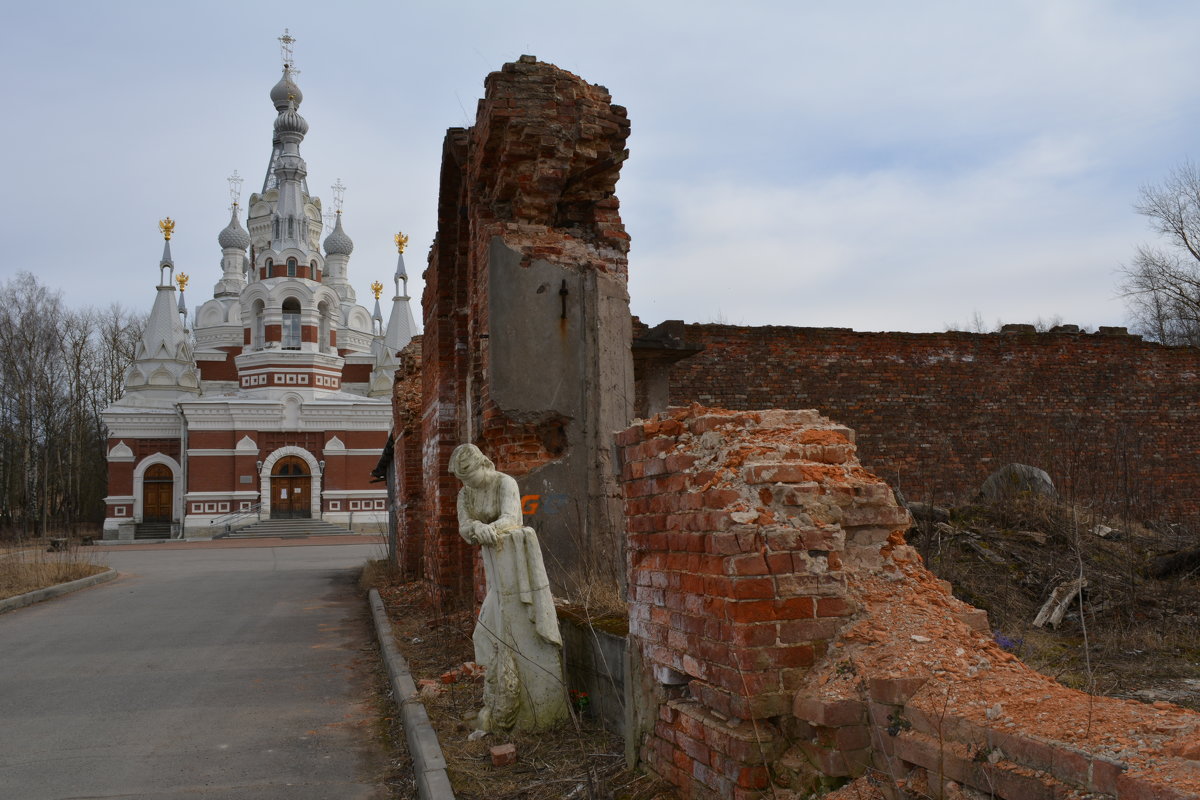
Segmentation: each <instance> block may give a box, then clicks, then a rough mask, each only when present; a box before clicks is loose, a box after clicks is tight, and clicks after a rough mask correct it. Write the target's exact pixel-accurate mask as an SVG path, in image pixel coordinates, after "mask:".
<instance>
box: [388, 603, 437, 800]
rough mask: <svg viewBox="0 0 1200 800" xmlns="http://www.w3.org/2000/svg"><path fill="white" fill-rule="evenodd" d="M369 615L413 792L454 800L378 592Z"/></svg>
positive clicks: (434, 735) (429, 799)
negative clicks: (410, 770)
mask: <svg viewBox="0 0 1200 800" xmlns="http://www.w3.org/2000/svg"><path fill="white" fill-rule="evenodd" d="M370 602H371V616H372V617H373V618H374V619H375V635H376V637H377V638H378V639H379V650H380V652H381V653H382V654H383V665H384V667H385V668H386V669H387V673H388V680H389V681H390V682H391V684H392V697H393V698H395V700H396V705H397V706H399V707H400V714H401V718H402V720H403V723H404V738H405V739H407V740H408V752H409V753H410V754H411V755H412V760H413V772H414V773H415V774H416V779H417V793H418V794H419V795H420V797H421V800H454V790H453V789H452V788H451V787H450V776H449V775H448V774H446V757H445V756H444V755H442V745H441V743H440V742H438V738H437V733H436V732H435V731H434V730H433V725H432V724H430V722H429V714H428V712H426V711H425V705H424V704H423V703H422V702H421V701H420V700H418V699H417V685H416V683H414V682H413V678H412V673H410V672H409V670H408V662H407V661H405V660H404V656H402V655H401V654H400V650H399V649H398V648H397V647H396V638H395V634H394V633H393V631H392V623H391V621H390V620H389V619H388V615H387V610H386V609H385V608H384V607H383V600H382V599H381V598H380V597H379V592H378V591H377V590H375V589H372V590H371V592H370Z"/></svg>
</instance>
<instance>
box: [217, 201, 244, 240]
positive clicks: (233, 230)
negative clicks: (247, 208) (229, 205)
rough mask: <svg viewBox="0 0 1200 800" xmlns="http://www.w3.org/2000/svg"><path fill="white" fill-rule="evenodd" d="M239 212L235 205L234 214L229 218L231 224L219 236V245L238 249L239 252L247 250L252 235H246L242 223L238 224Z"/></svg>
mask: <svg viewBox="0 0 1200 800" xmlns="http://www.w3.org/2000/svg"><path fill="white" fill-rule="evenodd" d="M237 212H238V209H237V206H236V205H235V206H234V207H233V214H232V215H230V218H229V224H228V225H226V226H225V228H224V229H223V230H222V231H221V232H220V233H219V234H217V244H219V245H221V247H222V248H226V247H236V248H237V249H238V250H245V249H246V248H247V247H249V246H250V234H248V233H246V229H245V228H243V227H242V223H240V222H238V218H237Z"/></svg>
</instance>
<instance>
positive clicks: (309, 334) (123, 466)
mask: <svg viewBox="0 0 1200 800" xmlns="http://www.w3.org/2000/svg"><path fill="white" fill-rule="evenodd" d="M280 41H281V42H282V43H283V45H284V67H283V77H282V78H281V79H280V80H279V82H278V83H277V84H275V86H274V87H273V88H272V89H271V102H272V104H273V105H274V107H275V111H276V117H275V125H274V135H273V139H272V147H271V158H270V164H269V166H268V169H267V174H266V179H265V180H264V182H263V187H262V191H261V192H258V193H255V194H252V195H251V196H250V201H249V203H248V213H247V215H246V225H245V227H243V226H242V223H241V221H240V220H239V214H240V212H241V209H240V207H239V203H238V202H237V187H236V185H235V186H234V203H233V206H232V216H231V219H230V221H229V225H227V226H226V227H225V228H224V230H222V231H221V232H220V233H219V234H218V236H217V243H218V244H219V246H220V248H221V274H220V275H219V276H218V278H217V281H216V285H215V286H214V289H213V296H212V299H211V300H207V301H205V302H204V303H203V304H201V305H200V306H199V308H197V309H196V310H195V313H194V316H193V324H192V325H191V327H190V329H189V325H188V320H187V308H186V304H185V303H184V291H185V289H186V286H187V281H188V277H187V276H186V275H185V274H182V273H179V274H176V272H175V264H174V262H173V260H172V257H171V242H170V239H171V235H172V232H173V230H174V227H175V223H174V222H173V221H172V220H171V219H170V218H168V219H165V220H163V221H162V222H161V223H160V228H161V229H162V232H163V236H164V239H165V240H166V241H165V244H164V247H163V255H162V259H161V261H160V262H159V265H158V269H159V279H158V286H157V289H156V295H155V298H154V305H153V307H152V310H151V312H150V317H149V319H148V321H147V324H146V330H145V334H144V335H143V337H142V340H141V342H140V344H139V345H138V348H137V352H136V355H135V358H134V361H133V363H132V364H131V365H130V367H129V369H128V371H127V372H126V374H125V394H124V395H123V396H122V397H121V399H120V400H118V401H117V402H115V403H114V404H113V405H111V406H109V407H108V408H107V409H106V410H105V411H104V412H103V418H104V423H105V425H106V426H107V429H108V497H107V498H105V502H106V504H107V512H106V514H105V522H104V535H105V537H106V538H135V537H150V536H167V535H174V536H181V535H182V536H207V535H212V534H216V533H220V532H221V531H223V530H224V529H225V528H226V526H227V525H231V526H238V525H242V524H245V523H246V522H249V521H254V520H259V519H261V520H267V519H280V518H283V519H296V518H300V519H313V520H316V519H322V520H324V521H325V522H329V523H333V524H335V525H339V526H342V527H347V528H354V529H358V530H383V526H384V524H385V522H386V520H387V508H386V504H387V491H386V488H385V486H384V485H383V484H380V483H372V482H371V474H370V473H371V469H372V468H373V467H374V466H375V464H376V463H377V461H378V460H379V456H380V453H381V451H382V450H383V448H384V446H385V444H386V441H387V438H388V431H389V428H390V425H391V390H392V377H393V374H394V372H395V369H396V366H397V363H398V362H397V358H396V354H397V351H399V350H400V349H401V348H403V347H404V346H405V345H407V344H408V342H409V341H410V340H411V339H412V337H413V335H414V334H415V333H416V323H415V321H414V317H413V312H412V310H411V307H410V305H409V300H410V298H409V297H408V291H407V283H408V275H407V273H406V271H405V268H404V245H405V243H406V242H407V237H404V236H402V235H397V236H396V244H397V247H398V250H399V251H400V255H399V260H398V263H397V267H396V272H395V275H394V279H395V287H396V290H395V295H394V297H393V299H392V308H391V314H390V318H389V320H388V322H387V324H386V325H385V324H384V322H383V316H382V313H381V311H380V307H379V295H380V293H381V291H382V289H383V287H382V285H381V284H380V283H378V282H375V283H374V284H372V289H373V291H374V293H375V307H374V311H373V313H372V312H371V311H368V310H367V308H365V307H364V306H362V305H359V304H358V303H357V300H356V297H355V292H354V289H353V288H352V286H351V284H350V280H349V277H348V267H349V261H350V254H351V253H352V252H353V250H354V243H353V242H352V241H351V239H350V237H349V236H348V235H347V234H346V232H345V230H344V229H343V227H342V214H341V209H340V197H338V198H336V200H337V202H336V205H337V206H338V209H337V211H336V215H335V217H334V221H333V230H332V231H331V232H330V233H329V235H328V236H326V237H325V241H324V253H322V252H321V241H320V236H321V233H322V227H323V217H322V206H321V200H320V198H318V197H315V196H313V195H310V194H309V191H308V184H307V172H308V170H307V165H306V164H305V162H304V159H303V158H301V156H300V144H301V142H303V140H304V135H305V133H307V131H308V122H307V121H305V119H304V117H302V116H300V112H299V107H300V103H301V100H302V99H303V95H302V94H301V92H300V88H299V87H298V86H297V85H296V82H295V80H294V74H293V68H292V63H291V42H292V41H293V39H292V38H291V37H289V36H287V34H286V33H285V35H284V36H283V37H282V38H281V39H280ZM235 175H236V173H235ZM339 189H340V186H339V187H335V192H338V191H339ZM402 284H403V286H402Z"/></svg>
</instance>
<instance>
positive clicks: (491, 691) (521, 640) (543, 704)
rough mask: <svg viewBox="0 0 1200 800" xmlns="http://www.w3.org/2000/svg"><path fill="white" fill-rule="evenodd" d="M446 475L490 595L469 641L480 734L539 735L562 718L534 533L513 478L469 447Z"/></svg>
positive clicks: (549, 601)
mask: <svg viewBox="0 0 1200 800" xmlns="http://www.w3.org/2000/svg"><path fill="white" fill-rule="evenodd" d="M450 471H451V472H452V473H453V474H454V476H455V477H456V478H458V479H459V480H460V481H462V488H461V489H460V490H459V492H458V532H459V534H460V535H461V536H462V537H463V538H464V539H466V540H467V541H468V542H470V543H471V544H477V545H479V547H480V551H481V556H482V559H483V567H484V573H485V575H486V578H487V594H486V596H485V597H484V600H483V605H482V606H481V607H480V610H479V618H478V620H477V621H476V624H475V632H474V634H473V635H472V637H471V638H472V641H473V642H474V645H475V661H476V662H477V663H479V664H480V665H482V666H483V667H484V668H485V673H484V689H483V708H482V709H481V710H480V712H479V715H478V717H477V718H476V723H475V724H476V727H477V728H479V729H480V730H484V731H508V730H513V729H518V730H542V729H545V728H548V727H550V726H552V725H554V724H555V723H557V722H559V721H560V720H562V719H564V718H566V716H567V702H566V692H565V689H564V684H563V677H562V636H561V635H560V633H559V630H558V616H557V614H556V613H555V610H554V599H553V597H551V594H550V582H549V580H548V579H547V577H546V568H545V565H544V564H543V562H542V551H541V547H540V545H539V544H538V538H537V533H536V532H535V531H534V530H533V528H529V527H526V526H525V525H524V522H523V517H522V515H521V493H520V490H519V489H518V488H517V482H516V481H515V480H513V479H512V477H511V476H509V475H505V474H504V473H502V472H498V471H497V470H496V467H495V465H494V464H493V463H492V462H491V460H490V459H489V458H488V457H487V456H485V455H484V454H483V453H482V452H481V451H480V450H479V448H478V447H476V446H475V445H473V444H463V445H459V446H458V447H456V448H455V449H454V453H453V454H452V455H451V456H450Z"/></svg>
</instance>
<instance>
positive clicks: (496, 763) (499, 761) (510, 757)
mask: <svg viewBox="0 0 1200 800" xmlns="http://www.w3.org/2000/svg"><path fill="white" fill-rule="evenodd" d="M490 752H491V754H492V766H493V767H507V766H509V765H511V764H515V763H517V746H516V745H515V744H513V743H512V742H509V743H508V744H498V745H496V746H495V747H493V748H492V749H491V751H490Z"/></svg>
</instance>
